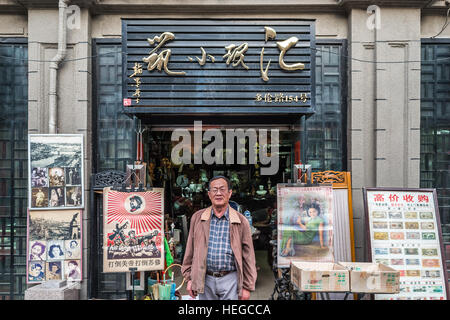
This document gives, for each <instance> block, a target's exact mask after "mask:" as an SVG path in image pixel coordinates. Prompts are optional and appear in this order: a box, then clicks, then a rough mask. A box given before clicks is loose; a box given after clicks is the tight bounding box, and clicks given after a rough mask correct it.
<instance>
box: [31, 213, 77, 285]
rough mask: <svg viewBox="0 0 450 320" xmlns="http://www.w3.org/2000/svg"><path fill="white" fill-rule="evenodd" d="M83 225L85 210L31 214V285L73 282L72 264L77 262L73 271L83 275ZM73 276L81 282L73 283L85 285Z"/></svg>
mask: <svg viewBox="0 0 450 320" xmlns="http://www.w3.org/2000/svg"><path fill="white" fill-rule="evenodd" d="M82 221H83V220H82V211H81V210H69V209H65V210H48V211H42V210H29V211H28V221H27V272H28V276H27V283H40V282H43V281H47V280H55V279H59V280H69V279H68V278H67V277H66V273H67V271H68V269H67V266H69V264H68V261H76V266H75V264H74V263H71V264H70V268H71V270H72V269H73V270H76V271H77V272H78V271H79V273H80V274H81V268H82V265H81V261H82V255H81V248H82V240H81V239H82V224H81V223H82ZM72 275H73V276H72V277H71V278H72V279H78V280H73V281H81V276H79V277H78V275H77V274H75V273H73V274H72ZM75 275H76V277H75Z"/></svg>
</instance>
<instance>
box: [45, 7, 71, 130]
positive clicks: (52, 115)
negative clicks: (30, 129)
mask: <svg viewBox="0 0 450 320" xmlns="http://www.w3.org/2000/svg"><path fill="white" fill-rule="evenodd" d="M69 1H70V0H59V5H58V7H59V20H58V52H57V53H56V55H55V56H54V57H53V59H52V60H51V62H50V88H49V105H48V112H49V117H48V132H49V133H52V134H55V133H57V131H58V128H57V126H58V97H57V85H58V70H59V64H60V62H61V61H62V60H63V59H64V58H65V56H66V54H67V14H66V9H67V4H68V3H69Z"/></svg>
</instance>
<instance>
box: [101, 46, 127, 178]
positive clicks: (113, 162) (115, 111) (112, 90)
mask: <svg viewBox="0 0 450 320" xmlns="http://www.w3.org/2000/svg"><path fill="white" fill-rule="evenodd" d="M97 44H98V45H97V52H96V54H97V55H98V57H97V64H96V70H95V72H96V75H97V78H96V81H95V82H94V86H96V101H97V109H96V110H97V112H96V115H94V116H96V124H97V132H96V134H97V150H96V151H97V152H95V153H94V154H96V155H97V165H96V169H97V172H100V171H103V170H120V171H125V167H126V163H127V162H128V163H129V162H130V161H131V160H132V158H133V157H132V149H133V141H134V140H133V138H132V137H133V134H134V126H133V120H132V119H130V118H129V117H128V116H127V115H125V114H123V113H122V69H121V67H122V54H121V53H120V51H121V50H122V46H121V43H120V42H119V43H117V44H112V43H104V42H102V41H97Z"/></svg>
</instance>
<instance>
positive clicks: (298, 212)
mask: <svg viewBox="0 0 450 320" xmlns="http://www.w3.org/2000/svg"><path fill="white" fill-rule="evenodd" d="M277 207H278V215H277V219H278V223H277V226H278V255H277V264H278V268H289V267H290V263H291V261H301V262H310V261H320V262H334V253H333V188H332V187H331V186H317V187H304V186H300V185H296V184H277Z"/></svg>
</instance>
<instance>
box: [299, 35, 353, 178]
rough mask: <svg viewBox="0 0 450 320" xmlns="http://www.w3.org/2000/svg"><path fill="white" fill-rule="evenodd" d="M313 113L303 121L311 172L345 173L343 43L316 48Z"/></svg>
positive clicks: (333, 43)
mask: <svg viewBox="0 0 450 320" xmlns="http://www.w3.org/2000/svg"><path fill="white" fill-rule="evenodd" d="M316 48H317V50H316V112H315V114H314V115H313V116H311V117H310V118H308V119H307V120H306V145H307V154H306V159H307V163H308V164H311V165H312V169H313V171H324V170H336V171H342V170H345V169H346V134H345V132H346V131H345V130H346V125H345V124H346V108H347V104H346V99H345V96H344V94H345V81H346V65H345V59H344V58H343V57H344V56H345V50H346V46H345V41H336V42H323V41H322V42H320V41H318V42H317V44H316Z"/></svg>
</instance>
